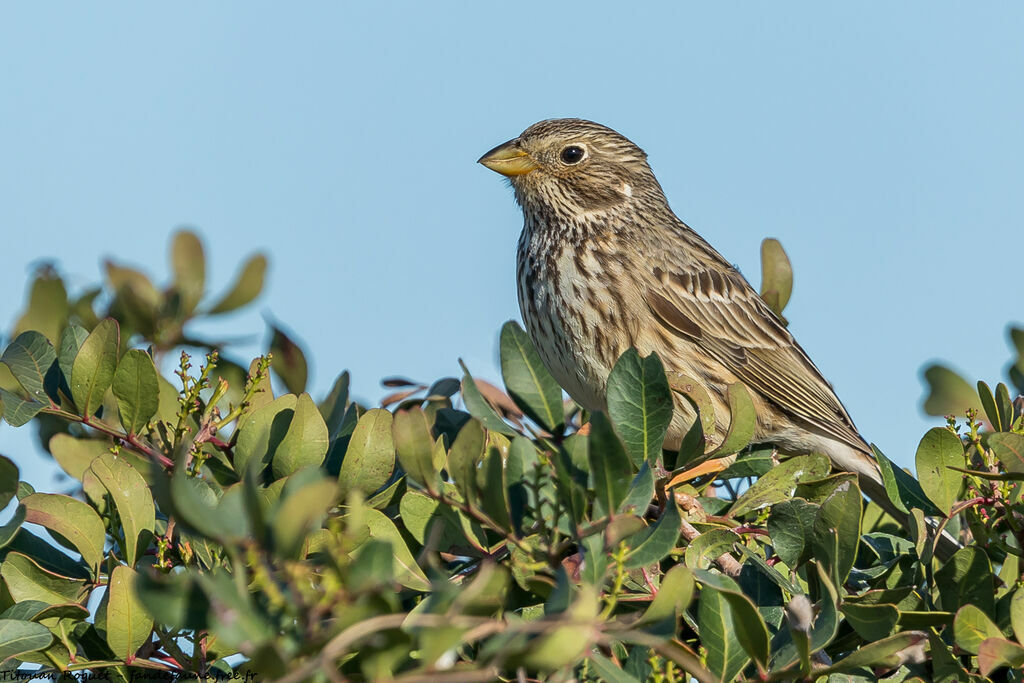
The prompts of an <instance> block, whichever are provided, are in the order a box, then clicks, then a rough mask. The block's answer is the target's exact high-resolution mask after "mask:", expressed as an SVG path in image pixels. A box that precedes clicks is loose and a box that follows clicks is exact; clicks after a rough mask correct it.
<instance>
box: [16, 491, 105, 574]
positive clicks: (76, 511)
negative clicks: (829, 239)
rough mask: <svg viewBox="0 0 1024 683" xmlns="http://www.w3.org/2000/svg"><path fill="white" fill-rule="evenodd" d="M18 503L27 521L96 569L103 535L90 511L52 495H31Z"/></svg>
mask: <svg viewBox="0 0 1024 683" xmlns="http://www.w3.org/2000/svg"><path fill="white" fill-rule="evenodd" d="M21 502H22V504H23V505H24V506H25V519H26V521H28V522H31V523H32V524H38V525H40V526H44V527H46V528H47V529H48V530H49V531H51V532H52V533H54V534H56V535H57V536H58V537H59V538H60V539H64V540H66V541H67V542H68V543H70V544H71V546H72V547H73V548H75V549H76V550H77V551H78V552H79V553H81V554H82V559H83V560H85V561H86V563H87V564H89V566H91V567H93V568H98V567H99V564H100V562H102V560H103V543H104V540H105V538H106V533H105V531H104V527H103V522H102V521H101V520H100V518H99V516H98V515H97V514H96V512H95V511H94V510H93V509H92V508H91V507H89V506H88V505H86V504H85V503H83V502H82V501H80V500H76V499H74V498H71V497H70V496H62V495H58V494H53V493H33V494H32V495H30V496H28V497H26V498H25V499H24V500H22V501H21Z"/></svg>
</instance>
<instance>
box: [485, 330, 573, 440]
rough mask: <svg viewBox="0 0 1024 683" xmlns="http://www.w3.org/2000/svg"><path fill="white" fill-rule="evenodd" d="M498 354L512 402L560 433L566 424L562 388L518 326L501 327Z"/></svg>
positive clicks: (545, 426)
mask: <svg viewBox="0 0 1024 683" xmlns="http://www.w3.org/2000/svg"><path fill="white" fill-rule="evenodd" d="M499 354H500V356H501V376H502V379H504V381H505V387H506V388H507V389H508V393H509V396H511V397H512V400H513V401H515V402H516V405H518V406H519V407H520V408H522V410H523V412H524V413H526V414H527V415H529V416H530V418H531V419H533V420H534V421H535V422H536V423H537V424H539V425H540V426H542V427H544V429H546V430H548V431H549V432H551V433H553V434H556V433H560V432H561V431H562V428H563V427H564V425H565V415H564V413H563V411H562V388H561V387H560V386H558V382H556V381H555V378H554V377H552V376H551V373H549V372H548V369H547V368H546V367H544V363H543V362H542V361H541V359H540V356H539V355H538V354H537V350H536V349H535V348H534V346H533V343H532V342H531V341H530V337H529V335H527V334H526V331H525V330H523V328H522V327H520V326H519V323H516V322H514V321H512V320H509V321H508V322H506V323H505V324H504V325H503V326H502V328H501V342H500V345H499Z"/></svg>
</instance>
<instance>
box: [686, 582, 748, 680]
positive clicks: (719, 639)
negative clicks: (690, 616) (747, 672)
mask: <svg viewBox="0 0 1024 683" xmlns="http://www.w3.org/2000/svg"><path fill="white" fill-rule="evenodd" d="M697 624H698V626H699V629H700V636H701V645H703V646H704V648H705V650H706V651H707V661H706V662H705V665H706V666H707V668H708V669H709V670H710V671H711V672H712V673H713V674H715V675H716V676H717V677H718V679H719V680H721V681H731V680H734V679H735V678H736V676H737V674H739V673H740V671H742V670H743V668H744V667H745V666H746V665H747V662H749V661H750V655H749V654H748V653H747V651H746V650H745V649H744V647H743V645H742V644H741V643H740V638H739V635H738V633H737V626H738V625H737V624H736V621H735V618H734V613H733V610H732V609H730V605H729V603H728V602H727V601H726V598H725V594H724V593H722V592H721V591H719V590H716V587H715V586H712V585H707V584H705V586H704V587H703V588H702V589H701V591H700V600H699V601H698V606H697ZM762 625H763V624H762Z"/></svg>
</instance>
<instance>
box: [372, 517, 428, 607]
mask: <svg viewBox="0 0 1024 683" xmlns="http://www.w3.org/2000/svg"><path fill="white" fill-rule="evenodd" d="M364 514H365V515H366V525H367V527H368V528H369V532H370V538H373V539H376V540H379V541H383V542H385V543H388V544H390V545H391V556H392V560H393V567H394V571H395V580H396V581H398V583H400V584H402V585H403V586H406V587H407V588H412V589H413V590H418V591H427V590H429V589H430V581H429V580H428V579H427V576H426V574H424V573H423V570H422V569H420V567H419V565H417V564H416V560H415V559H413V556H412V553H411V552H409V546H407V545H406V544H405V540H404V539H403V538H402V534H401V533H400V532H399V531H398V527H396V526H395V524H394V522H392V521H391V520H390V519H388V518H387V517H386V516H385V515H384V514H383V513H381V512H379V511H377V510H374V509H372V508H366V509H365V511H364Z"/></svg>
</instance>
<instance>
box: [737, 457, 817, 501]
mask: <svg viewBox="0 0 1024 683" xmlns="http://www.w3.org/2000/svg"><path fill="white" fill-rule="evenodd" d="M830 469H831V465H830V464H829V459H828V458H827V457H826V456H824V455H821V454H818V453H812V454H810V455H801V456H798V457H796V458H790V459H789V460H787V461H785V462H783V463H782V464H780V465H779V466H778V467H776V468H774V469H772V470H769V471H768V473H767V474H765V475H764V476H763V477H761V478H760V479H758V480H757V481H755V482H754V483H753V484H752V485H751V487H750V488H749V489H747V490H746V491H744V492H743V494H742V495H740V497H739V498H737V499H736V503H735V504H734V505H733V506H732V511H731V513H730V514H731V516H732V517H741V516H743V515H745V514H746V513H748V512H753V511H755V510H760V509H761V508H763V507H767V506H768V505H774V504H775V503H781V502H782V501H784V500H788V499H790V498H792V496H793V492H794V491H795V490H796V486H797V484H799V483H801V482H804V481H814V480H816V479H821V478H822V477H824V476H826V475H827V474H828V473H829V471H830Z"/></svg>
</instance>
